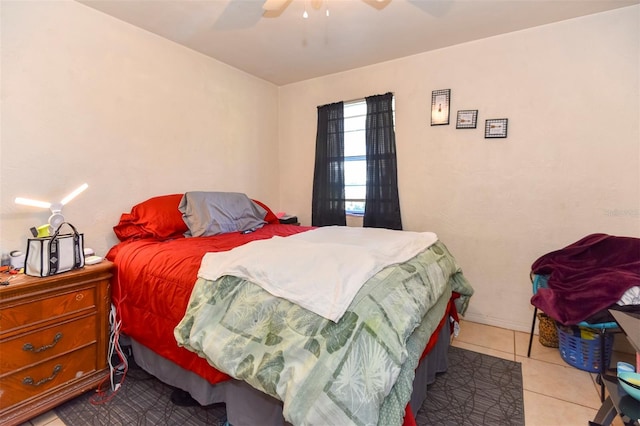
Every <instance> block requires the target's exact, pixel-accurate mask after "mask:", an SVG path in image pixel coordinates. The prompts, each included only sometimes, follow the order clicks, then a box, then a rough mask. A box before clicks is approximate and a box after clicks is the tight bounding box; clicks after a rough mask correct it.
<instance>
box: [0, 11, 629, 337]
mask: <svg viewBox="0 0 640 426" xmlns="http://www.w3.org/2000/svg"><path fill="white" fill-rule="evenodd" d="M0 13H1V20H2V21H1V23H2V29H1V31H2V33H1V36H2V53H1V55H2V56H1V57H0V59H1V61H2V62H1V68H0V72H1V73H2V74H1V76H0V81H1V89H2V108H1V114H2V116H1V122H0V124H1V133H0V138H1V139H0V142H1V145H0V163H1V165H2V168H1V171H0V203H1V205H0V250H2V251H8V250H12V249H15V248H21V247H22V246H23V245H24V240H25V238H26V237H27V236H28V228H29V227H30V226H33V225H35V224H39V223H43V222H44V221H46V218H47V216H48V214H46V213H45V212H42V211H40V210H37V209H33V208H27V207H21V206H16V205H14V204H13V199H14V198H15V197H16V196H29V197H34V198H40V199H44V200H56V199H58V198H60V197H62V196H63V195H66V193H67V191H69V190H70V189H73V188H75V187H76V186H77V185H79V184H80V183H81V182H83V181H86V182H88V183H89V185H90V188H89V189H88V190H87V191H86V192H85V193H84V194H82V195H81V196H80V197H78V198H77V199H76V200H74V201H73V202H72V203H71V204H70V205H68V206H67V207H66V208H65V214H66V216H67V218H68V219H69V220H70V221H71V222H73V223H74V224H77V225H78V226H79V227H80V228H81V229H82V230H83V231H84V233H85V235H86V239H87V245H89V246H91V247H93V248H95V249H97V250H98V253H99V254H104V253H105V252H106V250H107V249H108V248H109V247H110V246H111V245H112V244H114V243H115V236H114V235H113V232H112V230H111V228H112V226H113V225H115V223H116V222H117V219H118V217H119V215H120V213H122V212H124V211H128V209H129V208H130V207H131V206H132V205H133V204H134V203H136V202H139V201H141V200H144V199H146V198H148V197H151V196H155V195H159V194H164V193H172V192H184V191H187V190H197V189H206V190H228V191H236V190H237V191H243V192H247V193H248V194H250V195H251V196H253V197H255V198H258V199H262V200H263V201H265V202H267V203H268V204H269V205H270V206H272V207H273V208H274V209H276V210H287V211H289V212H291V213H293V214H297V215H298V216H299V218H300V219H301V221H302V222H303V224H309V223H310V207H311V185H312V182H311V180H312V176H313V157H314V145H315V129H316V106H317V105H322V104H325V103H328V102H334V101H338V100H349V99H354V98H361V97H364V96H367V95H372V94H376V93H384V92H387V91H393V92H394V93H395V94H396V134H397V141H398V142H397V143H398V160H399V180H400V197H401V204H402V210H403V222H404V225H405V229H409V230H430V231H434V232H436V233H438V234H439V235H440V237H441V239H442V240H443V241H444V242H445V243H446V244H447V245H448V246H449V248H450V249H451V250H452V252H453V253H454V254H455V255H456V257H457V258H458V259H459V262H460V264H461V265H462V266H463V268H464V270H465V273H466V275H467V276H468V277H469V279H470V281H471V282H472V284H473V285H474V286H475V288H476V295H475V296H474V298H473V300H472V303H471V306H470V309H469V312H468V318H469V319H471V320H474V321H479V322H484V323H489V324H495V325H499V326H503V327H508V328H514V329H522V330H526V329H527V327H528V325H529V324H530V320H531V313H532V310H531V307H530V305H529V298H530V296H531V294H530V284H529V282H528V272H529V267H530V265H531V263H532V261H533V260H535V258H537V257H538V256H540V255H541V254H544V253H546V252H548V251H550V250H553V249H556V248H559V247H561V246H563V245H565V244H568V243H571V242H573V241H575V240H577V239H578V238H580V237H582V236H584V235H586V234H588V233H592V232H605V233H611V234H615V235H632V236H640V142H639V141H640V129H639V127H640V124H639V117H640V108H639V105H638V104H639V99H640V88H639V84H638V80H639V77H640V76H639V74H640V70H639V62H640V61H639V51H640V47H639V42H638V40H640V31H639V28H638V25H639V24H638V23H639V21H640V19H639V17H640V6H633V7H628V8H624V9H619V10H615V11H612V12H607V13H601V14H597V15H592V16H587V17H584V18H579V19H574V20H570V21H565V22H561V23H557V24H553V25H547V26H544V27H539V28H535V29H531V30H526V31H521V32H517V33H512V34H507V35H503V36H499V37H493V38H490V39H485V40H480V41H476V42H473V43H467V44H463V45H459V46H454V47H451V48H447V49H442V50H439V51H435V52H430V53H425V54H421V55H416V56H411V57H407V58H403V59H400V60H396V61H392V62H388V63H382V64H377V65H375V66H371V67H367V68H361V69H357V70H353V71H349V72H345V73H340V74H336V75H331V76H326V77H323V78H319V79H314V80H309V81H305V82H302V83H299V84H293V85H289V86H284V87H281V88H276V87H275V86H273V85H271V84H269V83H266V82H264V81H262V80H259V79H257V78H254V77H252V76H249V75H247V74H245V73H242V72H240V71H237V70H235V69H233V68H230V67H228V66H226V65H224V64H222V63H220V62H217V61H214V60H212V59H209V58H206V57H204V56H202V55H200V54H198V53H195V52H193V51H190V50H188V49H185V48H183V47H180V46H178V45H176V44H174V43H172V42H169V41H167V40H164V39H161V38H159V37H157V36H155V35H152V34H150V33H148V32H146V31H143V30H140V29H136V28H134V27H132V26H130V25H128V24H126V23H124V22H121V21H118V20H115V19H113V18H110V17H108V16H106V15H103V14H101V13H99V12H97V11H95V10H93V9H90V8H88V7H86V6H83V5H81V4H79V3H76V2H72V1H56V2H48V1H42V2H34V1H31V2H14V1H7V0H3V1H2V2H1V9H0ZM444 88H450V89H451V90H452V119H453V117H455V112H456V111H457V110H458V109H478V110H479V111H480V112H479V123H478V124H479V127H478V129H475V130H456V129H455V126H454V125H453V124H452V125H450V126H439V127H431V126H430V125H429V113H428V110H429V103H430V96H431V95H430V94H431V91H432V90H434V89H444ZM502 117H507V118H509V123H510V125H509V137H508V138H507V139H497V140H485V139H484V138H483V131H482V126H483V124H484V120H485V119H486V118H502ZM452 121H453V120H452Z"/></svg>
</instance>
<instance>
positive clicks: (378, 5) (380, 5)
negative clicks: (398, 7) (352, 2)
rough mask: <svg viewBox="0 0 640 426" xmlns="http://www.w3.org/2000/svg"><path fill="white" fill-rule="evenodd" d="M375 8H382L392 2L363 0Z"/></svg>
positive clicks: (386, 0) (388, 0)
mask: <svg viewBox="0 0 640 426" xmlns="http://www.w3.org/2000/svg"><path fill="white" fill-rule="evenodd" d="M362 1H363V2H365V3H366V4H368V5H369V6H371V7H373V8H374V9H378V10H382V9H384V8H385V7H387V6H388V5H389V3H391V0H362Z"/></svg>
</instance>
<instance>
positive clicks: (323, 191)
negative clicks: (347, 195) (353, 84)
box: [311, 102, 347, 226]
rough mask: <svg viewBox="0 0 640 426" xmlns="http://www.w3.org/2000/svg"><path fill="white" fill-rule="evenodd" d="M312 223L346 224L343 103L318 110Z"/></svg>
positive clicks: (321, 107)
mask: <svg viewBox="0 0 640 426" xmlns="http://www.w3.org/2000/svg"><path fill="white" fill-rule="evenodd" d="M311 224H312V225H313V226H328V225H342V226H346V224H347V218H346V215H345V200H344V102H336V103H333V104H328V105H323V106H319V107H318V131H317V134H316V163H315V169H314V172H313V198H312V201H311Z"/></svg>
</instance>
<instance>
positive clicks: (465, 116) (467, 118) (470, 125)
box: [456, 109, 478, 129]
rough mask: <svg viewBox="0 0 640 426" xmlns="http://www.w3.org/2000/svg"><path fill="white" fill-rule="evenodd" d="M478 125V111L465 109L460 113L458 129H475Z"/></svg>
mask: <svg viewBox="0 0 640 426" xmlns="http://www.w3.org/2000/svg"><path fill="white" fill-rule="evenodd" d="M477 125H478V110H477V109H463V110H460V111H458V118H457V120H456V129H475V128H476V126H477Z"/></svg>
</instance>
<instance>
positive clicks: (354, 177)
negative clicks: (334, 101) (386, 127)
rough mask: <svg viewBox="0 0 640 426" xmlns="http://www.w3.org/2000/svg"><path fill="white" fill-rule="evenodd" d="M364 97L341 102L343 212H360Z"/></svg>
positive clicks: (364, 182) (364, 163)
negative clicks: (342, 120) (342, 121)
mask: <svg viewBox="0 0 640 426" xmlns="http://www.w3.org/2000/svg"><path fill="white" fill-rule="evenodd" d="M393 111H394V122H395V97H394V98H393ZM366 123H367V101H366V100H364V99H358V100H356V101H351V102H345V103H344V193H345V210H346V212H347V214H353V215H364V206H365V199H366V194H367V149H366V141H365V138H366Z"/></svg>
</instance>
